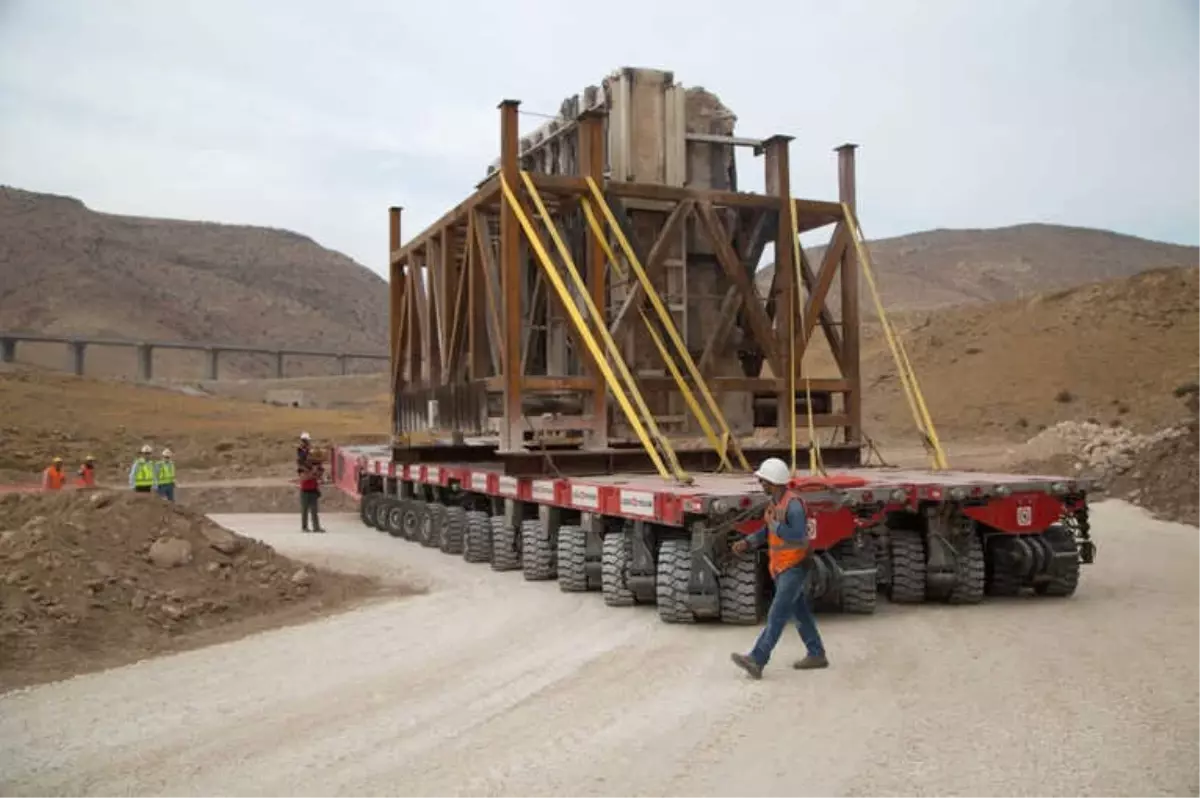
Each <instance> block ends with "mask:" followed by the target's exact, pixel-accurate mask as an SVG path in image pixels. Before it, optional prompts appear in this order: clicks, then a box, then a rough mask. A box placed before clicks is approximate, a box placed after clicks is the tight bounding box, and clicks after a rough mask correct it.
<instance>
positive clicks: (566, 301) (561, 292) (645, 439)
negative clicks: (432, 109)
mask: <svg viewBox="0 0 1200 798" xmlns="http://www.w3.org/2000/svg"><path fill="white" fill-rule="evenodd" d="M521 179H522V180H523V181H524V182H525V186H526V188H527V189H528V191H529V193H530V196H531V197H532V199H533V201H534V205H535V206H536V207H537V210H538V213H539V214H541V216H542V218H543V219H544V220H546V227H547V229H548V231H549V232H550V236H551V238H552V239H553V241H554V243H555V246H556V247H557V248H558V250H559V254H560V255H561V256H562V257H563V265H564V266H565V267H566V269H567V272H568V274H569V275H570V276H571V278H572V280H573V281H574V283H575V286H576V288H577V289H578V290H579V292H580V293H581V294H582V297H583V300H584V304H585V306H586V307H587V309H588V312H589V313H590V314H591V315H592V318H593V319H599V323H598V324H597V327H598V329H599V331H600V337H601V338H602V339H603V340H604V343H605V347H606V348H607V349H608V352H609V354H610V355H611V356H612V360H613V362H614V363H615V364H616V366H617V370H618V371H619V372H620V373H621V376H622V377H623V378H624V380H625V384H626V386H627V387H628V389H629V393H630V394H631V395H632V397H633V400H634V402H635V403H636V404H637V407H638V409H639V410H640V411H641V413H642V418H641V419H639V418H638V415H637V412H636V411H635V410H634V408H633V407H632V405H631V404H630V402H629V399H628V398H627V397H626V395H625V390H624V389H622V387H621V383H620V381H618V379H617V377H616V376H615V375H614V374H613V371H612V369H611V368H610V367H609V365H608V362H607V360H606V359H605V357H604V355H603V353H602V352H601V350H600V347H599V345H598V344H596V341H595V338H594V337H593V335H592V332H591V330H590V329H589V328H588V324H587V321H586V320H585V319H584V317H583V316H582V315H581V314H580V313H579V308H578V307H577V306H576V304H575V300H574V299H573V298H572V297H571V293H570V291H569V289H568V288H567V286H566V284H565V283H564V282H563V280H562V277H561V276H560V275H559V274H558V269H557V268H556V267H555V265H554V262H553V260H551V258H550V255H549V253H547V252H546V249H545V247H544V246H543V245H542V242H541V239H540V238H539V237H538V235H537V233H536V231H535V230H534V229H533V225H532V223H531V222H530V221H529V219H528V217H526V215H525V212H524V211H523V210H522V209H521V206H520V203H519V202H517V198H516V195H515V194H513V192H512V188H511V187H508V186H507V182H506V181H505V180H504V178H503V175H502V176H501V187H502V189H503V190H504V192H505V198H506V199H507V200H508V201H509V203H510V204H511V205H512V206H513V208H514V210H515V211H516V214H517V218H518V220H520V222H521V226H522V227H523V228H524V229H525V234H526V236H527V237H528V239H529V243H530V246H532V247H533V248H534V250H535V251H536V252H537V254H538V257H539V260H540V261H541V263H542V267H543V268H544V270H545V271H546V274H547V276H548V277H549V278H550V281H551V284H552V285H553V286H554V288H555V290H556V291H557V292H558V296H559V299H560V300H561V301H562V303H563V307H564V308H565V309H566V310H567V313H568V314H569V315H570V317H571V320H572V321H573V322H574V323H575V326H576V328H577V329H578V330H579V333H580V335H581V337H583V338H584V340H585V343H586V344H587V346H588V349H589V350H590V351H591V353H592V356H593V358H595V360H596V363H597V364H598V365H599V367H600V370H601V372H602V373H603V374H604V375H605V378H606V381H607V382H608V385H609V387H610V388H611V389H612V390H613V393H614V395H615V396H616V397H617V401H618V402H619V403H620V404H621V408H622V409H623V410H624V411H625V414H626V417H628V418H629V420H630V424H631V425H632V426H633V428H634V431H635V432H636V433H637V435H638V439H639V440H640V441H641V443H642V446H643V447H644V448H645V449H646V452H647V453H648V454H649V456H650V458H651V460H652V461H654V463H655V466H656V467H657V468H658V470H659V473H660V474H661V475H662V477H663V478H664V479H666V478H670V476H671V474H670V473H669V472H668V471H667V468H666V467H665V466H664V465H663V462H662V458H661V457H660V456H659V453H658V451H657V450H656V449H655V445H654V443H653V442H652V441H651V439H650V437H649V436H648V435H647V431H646V430H647V428H648V429H649V431H650V434H652V435H653V436H654V438H655V439H656V440H657V441H658V443H659V445H660V446H661V448H662V451H663V454H665V455H666V457H667V459H668V460H669V461H670V464H671V467H672V471H673V472H674V477H675V479H677V480H679V481H681V482H689V481H691V478H690V477H689V476H688V475H687V473H686V472H685V471H684V470H683V469H682V468H681V467H680V465H679V460H678V458H676V456H675V452H674V450H673V449H671V446H670V443H668V442H667V441H666V439H665V438H663V436H662V433H661V432H660V431H659V429H658V425H657V424H656V423H655V421H654V416H653V414H651V413H650V410H649V408H647V407H646V403H645V400H644V399H643V398H642V395H641V392H640V391H638V388H637V383H635V382H634V380H633V375H632V374H630V373H629V367H628V366H627V365H626V364H625V361H624V359H623V358H622V357H621V353H620V351H619V350H618V349H617V347H616V344H615V343H614V342H613V340H612V336H611V335H609V334H608V328H607V326H606V325H605V324H604V323H603V322H604V320H603V317H602V316H601V315H600V312H599V311H598V310H597V309H596V305H595V303H593V302H592V298H591V294H590V293H589V292H588V290H587V285H586V284H585V283H584V282H583V279H582V278H581V277H580V276H579V271H578V270H577V269H576V268H575V262H574V260H573V259H572V258H571V253H570V252H569V251H568V250H567V249H566V246H565V245H564V244H563V241H562V238H561V237H560V236H559V235H558V230H557V229H555V226H554V224H553V223H552V222H551V221H550V214H549V212H548V211H547V210H546V205H545V203H544V202H542V198H541V195H540V194H538V191H537V187H536V186H534V184H533V181H532V180H531V179H530V177H529V175H528V173H526V172H521ZM643 422H644V423H645V426H643Z"/></svg>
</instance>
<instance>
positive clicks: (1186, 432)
mask: <svg viewBox="0 0 1200 798" xmlns="http://www.w3.org/2000/svg"><path fill="white" fill-rule="evenodd" d="M1179 393H1180V394H1182V398H1184V400H1185V403H1186V405H1187V407H1188V417H1187V418H1185V419H1184V420H1183V421H1182V422H1180V423H1179V424H1176V425H1174V426H1170V427H1166V428H1164V429H1160V430H1158V431H1156V432H1153V433H1150V434H1146V435H1139V434H1136V433H1134V432H1131V431H1130V430H1127V429H1124V428H1122V427H1112V426H1109V427H1105V426H1102V425H1100V424H1096V423H1094V422H1076V421H1064V422H1062V423H1059V424H1056V425H1055V426H1053V427H1051V428H1049V429H1046V430H1043V431H1042V432H1041V433H1039V434H1038V435H1037V436H1035V437H1034V438H1032V439H1031V440H1030V441H1029V442H1028V443H1027V444H1026V446H1025V450H1026V451H1025V452H1024V454H1025V456H1026V457H1027V458H1028V459H1027V460H1026V462H1025V463H1023V464H1022V468H1023V469H1029V470H1043V471H1059V472H1068V471H1069V472H1074V473H1077V474H1079V475H1081V476H1085V477H1090V478H1093V479H1097V480H1099V482H1100V489H1101V492H1103V493H1105V494H1107V495H1110V496H1112V497H1114V498H1119V499H1125V500H1127V501H1131V502H1133V503H1135V504H1138V505H1140V506H1142V507H1145V508H1146V509H1147V510H1150V511H1151V512H1152V513H1154V514H1155V515H1157V516H1159V517H1160V518H1164V519H1167V520H1171V521H1179V522H1182V523H1187V524H1200V434H1198V431H1197V406H1196V405H1197V402H1196V397H1197V394H1196V390H1195V387H1194V386H1188V387H1186V388H1185V389H1184V390H1182V391H1180V392H1179Z"/></svg>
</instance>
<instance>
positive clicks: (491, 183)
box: [392, 173, 500, 263]
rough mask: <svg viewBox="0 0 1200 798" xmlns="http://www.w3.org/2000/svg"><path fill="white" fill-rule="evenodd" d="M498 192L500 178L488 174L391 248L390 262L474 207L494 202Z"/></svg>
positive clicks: (406, 256) (462, 216) (464, 215)
mask: <svg viewBox="0 0 1200 798" xmlns="http://www.w3.org/2000/svg"><path fill="white" fill-rule="evenodd" d="M499 194H500V179H499V177H498V175H497V174H496V173H493V174H492V175H489V176H488V178H487V180H485V181H484V182H483V183H482V184H481V185H480V187H479V188H478V189H476V190H475V192H474V193H473V194H471V196H469V197H467V198H466V199H465V200H463V201H462V202H460V203H459V204H458V205H455V206H454V207H453V208H451V209H450V210H448V211H446V213H445V214H443V215H442V217H441V218H440V219H438V220H437V221H436V222H434V223H433V224H431V225H429V226H428V227H426V228H425V229H424V230H422V231H421V232H420V233H418V234H417V236H416V237H415V238H413V239H412V240H411V241H409V242H408V243H407V244H405V245H404V246H402V247H400V248H399V249H395V250H392V262H393V263H399V262H400V261H403V260H405V259H406V258H408V257H409V255H411V254H412V253H413V252H415V251H416V250H418V249H421V248H423V247H424V246H425V245H426V244H428V243H429V240H430V239H431V238H433V237H435V236H437V235H438V234H440V233H441V231H442V228H443V227H446V226H448V225H454V224H461V223H462V222H464V221H465V220H466V218H467V215H468V214H470V213H471V211H473V210H475V209H476V208H478V207H480V206H483V205H486V204H488V203H491V202H494V201H495V200H496V198H497V197H498V196H499Z"/></svg>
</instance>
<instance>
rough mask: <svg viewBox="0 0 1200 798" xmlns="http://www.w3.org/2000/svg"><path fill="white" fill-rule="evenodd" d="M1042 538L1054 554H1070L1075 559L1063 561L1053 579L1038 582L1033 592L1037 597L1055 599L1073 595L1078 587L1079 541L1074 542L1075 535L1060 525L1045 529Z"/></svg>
mask: <svg viewBox="0 0 1200 798" xmlns="http://www.w3.org/2000/svg"><path fill="white" fill-rule="evenodd" d="M1042 536H1043V537H1044V538H1045V539H1046V542H1047V543H1049V544H1050V547H1051V548H1052V549H1054V551H1055V553H1058V552H1070V553H1072V554H1074V555H1075V559H1073V560H1071V561H1069V563H1068V562H1067V561H1064V563H1067V564H1064V565H1061V566H1059V565H1058V564H1057V563H1056V567H1059V568H1061V569H1062V570H1061V571H1059V572H1058V573H1056V574H1055V575H1054V578H1053V579H1051V580H1050V581H1049V582H1039V583H1037V584H1036V585H1034V587H1033V590H1034V592H1035V593H1037V594H1038V595H1039V596H1055V597H1057V598H1066V597H1068V596H1072V595H1074V594H1075V590H1076V588H1078V587H1079V566H1080V562H1079V541H1077V540H1075V534H1074V533H1073V532H1072V531H1071V530H1070V529H1069V528H1067V527H1065V526H1062V525H1061V524H1055V525H1054V526H1052V527H1050V528H1049V529H1047V530H1046V531H1045V532H1044V533H1043V534H1042Z"/></svg>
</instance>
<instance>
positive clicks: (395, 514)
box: [387, 499, 404, 538]
mask: <svg viewBox="0 0 1200 798" xmlns="http://www.w3.org/2000/svg"><path fill="white" fill-rule="evenodd" d="M387 533H388V534H389V535H391V536H392V537H394V538H399V537H403V536H404V502H403V501H401V500H399V499H389V500H388V502H387Z"/></svg>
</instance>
